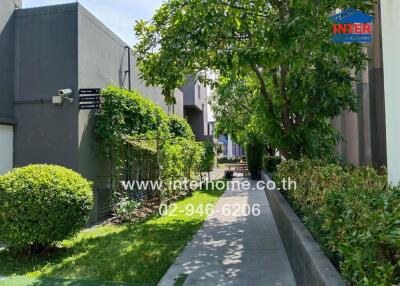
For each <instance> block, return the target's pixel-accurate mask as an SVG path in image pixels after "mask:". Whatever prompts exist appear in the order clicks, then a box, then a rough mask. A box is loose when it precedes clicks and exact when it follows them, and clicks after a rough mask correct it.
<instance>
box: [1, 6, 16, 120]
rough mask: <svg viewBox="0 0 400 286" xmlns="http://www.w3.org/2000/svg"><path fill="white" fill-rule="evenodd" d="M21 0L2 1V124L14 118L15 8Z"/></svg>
mask: <svg viewBox="0 0 400 286" xmlns="http://www.w3.org/2000/svg"><path fill="white" fill-rule="evenodd" d="M16 7H21V0H1V3H0V124H2V123H6V124H10V123H12V122H13V121H14V120H13V118H14V110H13V109H14V108H13V100H14V96H13V94H14V42H15V17H14V9H15V8H16Z"/></svg>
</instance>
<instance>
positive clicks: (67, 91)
mask: <svg viewBox="0 0 400 286" xmlns="http://www.w3.org/2000/svg"><path fill="white" fill-rule="evenodd" d="M58 95H62V96H64V97H68V96H70V95H72V89H69V88H68V89H61V90H59V91H58Z"/></svg>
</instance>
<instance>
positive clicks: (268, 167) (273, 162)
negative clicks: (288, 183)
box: [263, 156, 282, 174]
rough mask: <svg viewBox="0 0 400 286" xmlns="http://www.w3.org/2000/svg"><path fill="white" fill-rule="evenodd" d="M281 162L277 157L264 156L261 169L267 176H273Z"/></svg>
mask: <svg viewBox="0 0 400 286" xmlns="http://www.w3.org/2000/svg"><path fill="white" fill-rule="evenodd" d="M281 162H282V159H281V158H280V157H278V156H264V157H263V168H264V170H265V171H267V172H268V174H273V173H275V172H276V171H277V167H278V165H279V164H280V163H281Z"/></svg>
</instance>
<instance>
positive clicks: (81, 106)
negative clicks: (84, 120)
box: [79, 103, 100, 110]
mask: <svg viewBox="0 0 400 286" xmlns="http://www.w3.org/2000/svg"><path fill="white" fill-rule="evenodd" d="M79 109H81V110H87V109H100V103H81V104H79Z"/></svg>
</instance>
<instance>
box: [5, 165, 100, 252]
mask: <svg viewBox="0 0 400 286" xmlns="http://www.w3.org/2000/svg"><path fill="white" fill-rule="evenodd" d="M91 208H92V184H91V182H89V181H88V180H86V179H84V178H83V177H82V176H81V175H79V174H78V173H76V172H74V171H72V170H69V169H67V168H64V167H60V166H54V165H30V166H27V167H23V168H16V169H13V170H12V171H10V172H8V173H7V174H5V175H4V176H0V241H3V242H4V243H6V244H7V245H8V246H9V247H11V248H13V249H16V250H23V249H27V248H31V249H32V250H33V251H40V250H41V249H43V248H45V247H48V246H51V245H53V244H54V243H56V242H58V241H61V240H64V239H66V238H69V237H71V236H73V235H74V234H76V233H77V232H78V231H79V230H80V229H81V228H83V227H84V225H85V223H86V222H87V219H88V216H89V212H90V210H91Z"/></svg>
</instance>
